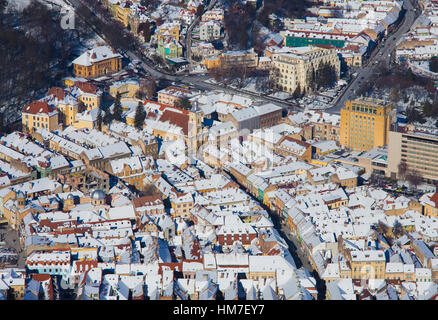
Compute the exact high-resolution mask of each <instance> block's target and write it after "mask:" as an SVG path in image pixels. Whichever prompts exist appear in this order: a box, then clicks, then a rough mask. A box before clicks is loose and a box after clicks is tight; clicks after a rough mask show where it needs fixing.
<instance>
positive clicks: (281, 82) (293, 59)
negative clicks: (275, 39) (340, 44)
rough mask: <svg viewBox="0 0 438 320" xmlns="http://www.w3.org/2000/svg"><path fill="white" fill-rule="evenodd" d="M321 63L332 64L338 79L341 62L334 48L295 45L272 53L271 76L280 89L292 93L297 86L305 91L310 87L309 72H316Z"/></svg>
mask: <svg viewBox="0 0 438 320" xmlns="http://www.w3.org/2000/svg"><path fill="white" fill-rule="evenodd" d="M323 63H328V64H329V65H331V66H333V67H334V68H335V70H336V77H337V79H339V77H340V69H341V62H340V60H339V57H338V54H337V52H336V48H334V47H330V48H329V47H322V46H308V47H297V48H290V50H288V51H287V52H278V53H273V54H272V63H271V65H272V73H271V76H272V79H273V80H274V84H275V86H276V87H277V88H278V89H279V90H281V91H284V92H289V93H294V92H295V90H296V88H297V87H298V86H299V87H300V88H301V90H303V89H305V90H306V92H307V91H308V90H309V89H310V79H309V74H311V73H312V69H313V70H314V71H315V72H317V71H318V70H319V68H320V66H321V65H322V64H323Z"/></svg>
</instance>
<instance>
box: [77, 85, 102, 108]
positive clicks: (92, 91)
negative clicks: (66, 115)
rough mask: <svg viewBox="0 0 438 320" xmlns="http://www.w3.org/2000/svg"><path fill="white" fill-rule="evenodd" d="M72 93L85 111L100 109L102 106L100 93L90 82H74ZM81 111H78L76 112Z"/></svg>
mask: <svg viewBox="0 0 438 320" xmlns="http://www.w3.org/2000/svg"><path fill="white" fill-rule="evenodd" d="M72 93H73V94H74V95H75V96H77V98H78V99H79V101H82V103H83V104H84V106H85V107H86V108H87V110H91V109H94V108H100V106H101V104H102V91H100V90H99V88H97V87H96V86H95V85H94V84H92V83H90V82H85V81H76V82H75V83H74V86H73V87H72ZM83 111H84V110H78V112H83Z"/></svg>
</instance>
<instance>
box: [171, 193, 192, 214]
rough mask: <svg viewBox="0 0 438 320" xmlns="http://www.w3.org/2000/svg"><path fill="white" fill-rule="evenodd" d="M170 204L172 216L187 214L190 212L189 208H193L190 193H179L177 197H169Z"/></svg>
mask: <svg viewBox="0 0 438 320" xmlns="http://www.w3.org/2000/svg"><path fill="white" fill-rule="evenodd" d="M170 204H171V206H172V211H171V215H172V217H178V216H187V215H189V214H190V209H192V208H193V205H194V202H193V197H192V195H191V194H190V193H182V194H179V195H178V197H176V198H173V199H170Z"/></svg>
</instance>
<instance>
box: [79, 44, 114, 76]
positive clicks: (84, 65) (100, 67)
mask: <svg viewBox="0 0 438 320" xmlns="http://www.w3.org/2000/svg"><path fill="white" fill-rule="evenodd" d="M121 69H122V56H121V55H120V54H118V53H117V52H115V51H114V50H112V49H111V48H109V47H107V46H99V47H96V48H94V49H91V50H88V51H87V52H85V53H83V54H82V55H81V56H79V57H78V58H76V59H75V60H73V71H74V74H75V76H76V77H84V78H95V77H100V76H104V75H107V74H111V73H114V72H117V71H120V70H121Z"/></svg>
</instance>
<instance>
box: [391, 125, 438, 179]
mask: <svg viewBox="0 0 438 320" xmlns="http://www.w3.org/2000/svg"><path fill="white" fill-rule="evenodd" d="M388 136H389V143H388V174H389V175H390V176H391V178H398V177H399V170H398V166H399V164H400V163H401V162H404V163H405V164H406V169H407V171H412V170H415V171H416V172H418V174H419V175H421V177H422V178H423V179H424V180H425V181H426V182H428V183H434V184H436V183H438V170H437V167H438V159H437V154H438V130H436V129H433V128H418V127H414V126H412V125H407V126H396V128H394V130H391V131H389V134H388Z"/></svg>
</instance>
